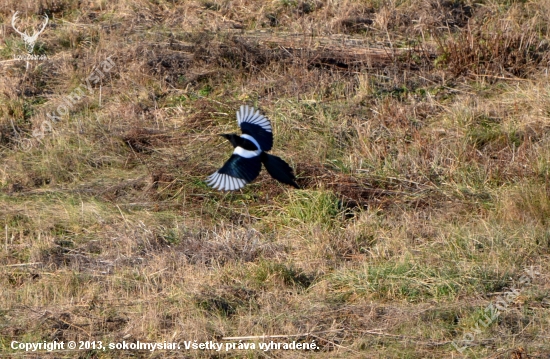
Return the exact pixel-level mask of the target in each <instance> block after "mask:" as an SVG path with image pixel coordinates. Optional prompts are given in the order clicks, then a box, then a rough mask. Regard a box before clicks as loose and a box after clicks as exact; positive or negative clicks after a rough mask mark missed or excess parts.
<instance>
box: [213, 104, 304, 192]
mask: <svg viewBox="0 0 550 359" xmlns="http://www.w3.org/2000/svg"><path fill="white" fill-rule="evenodd" d="M237 123H238V125H239V127H240V128H241V131H242V133H243V134H242V135H240V136H239V135H237V134H234V133H232V134H223V135H220V136H222V137H225V138H227V139H228V140H229V142H231V144H232V145H233V147H234V148H235V149H234V151H233V155H232V156H231V158H229V160H227V162H225V164H224V165H223V166H222V168H220V169H219V170H217V171H216V172H214V173H213V174H211V175H210V176H209V177H208V179H207V181H206V183H207V184H208V185H209V186H211V187H213V188H215V189H218V190H221V191H234V190H238V189H241V188H243V187H244V186H245V185H246V184H247V183H250V182H252V181H254V179H255V178H256V177H258V175H259V174H260V170H261V169H262V163H263V164H264V166H265V169H266V170H267V172H269V174H270V175H271V177H273V178H275V179H276V180H277V181H279V182H281V183H286V184H289V185H291V186H294V187H296V188H300V187H299V186H298V185H297V184H296V182H295V181H294V180H295V179H296V178H295V177H294V174H293V173H292V168H291V167H290V166H289V165H288V163H286V162H285V161H283V160H282V159H281V158H279V157H277V156H273V155H270V154H269V153H267V151H269V150H271V147H273V133H272V131H271V123H270V122H269V120H268V119H267V118H266V117H265V116H263V115H262V114H260V112H259V111H256V110H254V108H252V107H249V106H246V105H243V106H241V108H240V109H239V111H237Z"/></svg>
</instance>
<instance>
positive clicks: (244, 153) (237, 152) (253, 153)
mask: <svg viewBox="0 0 550 359" xmlns="http://www.w3.org/2000/svg"><path fill="white" fill-rule="evenodd" d="M257 147H258V148H260V146H259V145H257ZM260 153H262V150H256V151H249V150H245V149H244V148H242V147H240V146H237V147H235V149H234V150H233V154H235V155H238V156H241V157H244V158H252V157H256V156H259V155H260Z"/></svg>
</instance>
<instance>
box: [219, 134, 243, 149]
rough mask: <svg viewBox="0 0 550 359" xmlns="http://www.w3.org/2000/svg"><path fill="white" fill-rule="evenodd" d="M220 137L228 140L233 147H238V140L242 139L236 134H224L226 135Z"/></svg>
mask: <svg viewBox="0 0 550 359" xmlns="http://www.w3.org/2000/svg"><path fill="white" fill-rule="evenodd" d="M220 136H222V137H223V138H225V139H227V140H228V141H229V142H231V144H232V145H233V147H237V146H238V143H237V139H239V138H240V137H239V136H238V135H236V134H234V133H224V134H221V135H220Z"/></svg>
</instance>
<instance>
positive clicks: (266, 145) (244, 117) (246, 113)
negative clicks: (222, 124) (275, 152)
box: [237, 105, 273, 151]
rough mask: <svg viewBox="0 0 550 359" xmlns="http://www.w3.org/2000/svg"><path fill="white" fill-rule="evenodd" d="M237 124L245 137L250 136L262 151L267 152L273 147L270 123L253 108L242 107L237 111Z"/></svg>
mask: <svg viewBox="0 0 550 359" xmlns="http://www.w3.org/2000/svg"><path fill="white" fill-rule="evenodd" d="M237 123H238V124H239V127H240V128H241V130H242V131H243V133H244V134H245V135H250V136H252V137H253V138H254V139H255V140H256V141H257V142H258V144H259V145H260V149H261V150H262V151H269V150H271V148H272V147H273V133H272V132H271V123H270V122H269V120H268V119H267V118H266V117H265V116H263V115H262V114H260V111H257V110H254V108H253V107H250V106H247V105H242V106H241V108H240V109H239V111H237Z"/></svg>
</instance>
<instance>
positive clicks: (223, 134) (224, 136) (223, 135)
mask: <svg viewBox="0 0 550 359" xmlns="http://www.w3.org/2000/svg"><path fill="white" fill-rule="evenodd" d="M220 136H222V137H223V138H225V139H227V140H228V139H229V135H228V134H225V133H222V134H221V135H220Z"/></svg>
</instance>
